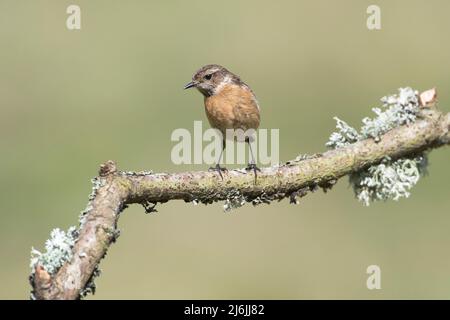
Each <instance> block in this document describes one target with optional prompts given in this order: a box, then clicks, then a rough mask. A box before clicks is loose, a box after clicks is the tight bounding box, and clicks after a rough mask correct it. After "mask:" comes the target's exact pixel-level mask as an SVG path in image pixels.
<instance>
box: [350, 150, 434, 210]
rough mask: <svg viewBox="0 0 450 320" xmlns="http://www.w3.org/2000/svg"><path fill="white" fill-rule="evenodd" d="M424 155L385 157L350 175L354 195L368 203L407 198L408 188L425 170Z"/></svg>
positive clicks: (425, 161) (365, 203)
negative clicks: (408, 157) (409, 157)
mask: <svg viewBox="0 0 450 320" xmlns="http://www.w3.org/2000/svg"><path fill="white" fill-rule="evenodd" d="M426 165H427V159H426V157H424V156H423V155H422V156H418V157H416V158H413V159H398V160H396V161H391V159H389V158H385V159H384V160H383V161H382V162H381V163H380V164H378V165H375V166H371V167H369V168H368V169H367V170H363V171H361V172H357V173H355V174H352V175H351V176H350V183H351V184H352V186H353V188H354V191H355V194H356V197H357V198H358V200H360V201H361V202H363V203H364V205H366V206H368V205H370V201H374V200H389V199H392V200H398V199H400V198H402V197H405V198H408V197H409V195H410V192H409V190H410V189H411V188H412V187H413V186H414V185H416V183H417V182H418V181H419V179H420V176H421V174H423V173H424V171H425V170H426Z"/></svg>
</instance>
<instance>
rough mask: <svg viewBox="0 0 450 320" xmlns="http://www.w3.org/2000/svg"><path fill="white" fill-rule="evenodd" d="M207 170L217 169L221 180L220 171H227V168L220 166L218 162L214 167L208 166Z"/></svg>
mask: <svg viewBox="0 0 450 320" xmlns="http://www.w3.org/2000/svg"><path fill="white" fill-rule="evenodd" d="M208 171H217V172H218V173H219V176H220V178H221V179H222V180H223V175H222V171H223V172H227V171H228V169H227V168H224V167H221V166H220V165H219V164H216V166H215V167H210V168H209V170H208Z"/></svg>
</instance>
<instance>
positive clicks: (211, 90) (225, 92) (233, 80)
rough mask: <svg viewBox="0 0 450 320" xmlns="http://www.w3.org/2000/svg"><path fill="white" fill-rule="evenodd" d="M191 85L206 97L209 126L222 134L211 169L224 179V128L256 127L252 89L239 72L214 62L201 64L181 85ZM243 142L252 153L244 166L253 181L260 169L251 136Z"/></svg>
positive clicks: (188, 86) (257, 108) (256, 103)
mask: <svg viewBox="0 0 450 320" xmlns="http://www.w3.org/2000/svg"><path fill="white" fill-rule="evenodd" d="M193 87H195V88H197V89H198V91H200V92H201V93H202V94H203V96H204V98H205V100H204V102H205V111H206V116H207V117H208V121H209V123H210V125H211V127H213V128H216V129H218V130H220V131H221V132H222V135H223V137H224V140H223V141H222V151H221V153H220V155H219V159H218V161H217V165H216V166H215V167H213V168H210V170H215V171H217V172H218V173H219V175H220V177H221V178H222V179H223V176H222V171H226V169H225V168H223V167H221V166H220V161H221V159H222V154H223V150H224V149H225V146H226V142H225V137H226V130H227V129H234V130H236V129H242V130H244V131H246V130H248V129H254V130H256V129H258V127H259V121H260V115H259V105H258V101H257V100H256V97H255V94H254V93H253V91H252V89H250V87H249V86H248V85H246V84H245V83H244V82H243V81H242V80H241V78H239V76H237V75H235V74H234V73H232V72H230V71H228V70H227V69H225V68H224V67H222V66H219V65H217V64H210V65H206V66H204V67H202V68H200V69H199V70H198V71H197V72H196V73H195V74H194V75H193V76H192V81H191V82H189V83H188V84H186V85H185V86H184V89H189V88H193ZM245 142H247V143H248V145H249V148H250V154H251V157H252V160H251V162H250V163H249V164H248V166H247V168H246V169H247V170H253V172H254V173H255V182H256V176H257V174H256V172H257V171H261V170H260V169H259V168H258V167H257V166H256V162H255V158H254V156H253V151H252V147H251V144H250V139H249V138H248V137H246V138H245Z"/></svg>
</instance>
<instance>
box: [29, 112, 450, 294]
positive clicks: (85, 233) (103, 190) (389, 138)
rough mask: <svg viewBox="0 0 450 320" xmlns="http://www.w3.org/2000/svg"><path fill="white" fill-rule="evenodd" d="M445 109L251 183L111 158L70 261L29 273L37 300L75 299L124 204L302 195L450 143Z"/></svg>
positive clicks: (240, 176)
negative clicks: (153, 169)
mask: <svg viewBox="0 0 450 320" xmlns="http://www.w3.org/2000/svg"><path fill="white" fill-rule="evenodd" d="M449 129H450V113H449V114H445V115H444V114H442V113H441V112H439V111H438V110H436V109H435V108H429V109H428V108H424V109H423V110H422V114H421V119H420V120H417V121H415V122H414V123H412V124H410V125H404V126H400V127H398V128H395V129H393V130H391V131H389V132H387V133H386V134H384V135H383V136H381V138H380V140H379V141H378V142H376V141H375V140H374V139H366V140H362V141H358V142H356V143H354V144H351V145H349V146H347V147H344V148H339V149H334V150H330V151H327V152H325V153H322V154H316V155H313V156H310V157H306V158H302V159H297V160H293V161H290V162H287V163H286V164H284V165H279V166H274V167H268V168H262V170H261V173H260V174H258V179H257V182H256V184H255V180H254V176H253V173H247V172H246V171H244V170H231V171H229V172H228V173H226V174H224V178H223V180H221V179H220V178H219V177H218V175H217V173H214V172H206V171H199V172H185V173H173V174H169V173H158V174H153V173H148V172H140V173H139V172H138V173H134V172H121V171H118V170H117V169H116V166H115V164H114V162H112V161H108V162H107V163H105V164H104V165H102V166H101V168H100V172H99V177H97V178H96V180H95V181H96V188H95V189H96V190H95V192H94V194H93V195H92V197H91V201H90V202H89V204H88V207H87V209H86V211H85V212H84V216H83V217H82V221H81V225H80V228H79V230H78V233H77V241H76V242H75V244H74V246H73V249H72V256H71V259H69V260H68V261H66V262H65V263H64V264H63V265H62V266H61V267H60V268H59V270H58V271H57V272H56V273H55V274H54V275H50V274H49V273H48V272H47V271H46V270H45V269H44V268H43V267H42V266H41V265H40V264H39V263H37V264H36V265H35V270H34V273H33V275H32V276H31V284H32V287H33V295H34V297H35V298H37V299H77V298H79V297H80V296H81V295H83V292H84V291H85V290H86V288H87V287H89V285H90V282H91V280H92V278H93V277H94V275H95V272H96V270H97V266H98V264H99V262H100V260H101V259H102V258H103V257H104V256H105V254H106V252H107V249H108V248H109V246H110V245H111V243H112V242H114V241H115V240H116V238H117V235H118V232H117V221H118V218H119V213H120V212H121V211H122V210H123V209H124V208H126V206H127V205H128V204H132V203H139V204H143V205H144V207H145V208H146V210H147V211H148V212H151V211H152V210H153V207H154V205H155V204H156V203H163V202H167V201H170V200H184V201H186V202H191V201H194V202H201V203H205V204H209V203H213V202H216V201H221V200H230V199H236V198H237V199H240V201H241V200H245V201H246V202H253V204H259V203H269V202H270V201H272V200H281V199H284V198H290V199H291V201H293V200H295V198H297V197H302V196H304V195H306V193H307V192H308V191H310V190H315V189H317V188H318V187H320V188H323V189H324V190H327V189H329V188H331V187H332V186H333V185H334V184H335V183H336V181H337V180H338V179H339V178H341V177H343V176H345V175H348V174H350V173H353V172H357V171H359V170H362V169H364V168H367V167H368V166H371V165H374V164H377V163H380V161H382V160H383V159H384V158H385V157H386V156H389V157H390V158H392V159H399V158H402V157H408V156H413V155H415V154H418V153H421V152H424V151H426V150H428V149H431V148H437V147H440V146H443V145H447V144H450V130H449Z"/></svg>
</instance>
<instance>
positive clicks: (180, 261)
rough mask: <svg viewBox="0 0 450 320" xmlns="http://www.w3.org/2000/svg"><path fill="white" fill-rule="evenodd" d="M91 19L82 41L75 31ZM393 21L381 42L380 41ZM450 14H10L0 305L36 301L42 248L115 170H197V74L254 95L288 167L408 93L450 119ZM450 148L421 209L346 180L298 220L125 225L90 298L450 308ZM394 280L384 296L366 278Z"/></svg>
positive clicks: (334, 6)
mask: <svg viewBox="0 0 450 320" xmlns="http://www.w3.org/2000/svg"><path fill="white" fill-rule="evenodd" d="M70 4H78V5H79V6H80V7H81V19H82V22H81V24H82V29H81V30H79V31H69V30H67V29H66V25H65V22H66V18H67V14H66V8H67V6H68V5H70ZM370 4H378V5H379V6H380V7H381V16H382V29H381V30H380V31H369V30H368V29H367V28H366V18H367V14H366V9H367V7H368V5H370ZM449 14H450V2H449V1H445V0H442V1H436V0H435V1H419V0H417V1H413V0H397V1H387V0H386V1H363V0H351V1H350V0H347V1H318V0H314V1H313V0H310V1H277V2H273V1H272V2H269V1H265V2H262V1H257V0H252V1H236V0H231V1H220V2H219V1H211V0H203V1H196V0H191V1H181V0H180V1H158V2H157V1H143V0H142V1H137V0H133V1H126V2H125V1H100V0H97V1H87V0H85V1H82V0H77V1H61V0H58V1H56V0H53V1H43V0H39V1H24V0H10V1H6V0H1V1H0V40H1V44H2V48H1V50H0V150H1V151H0V152H1V157H0V168H1V169H0V170H1V171H0V174H1V175H0V177H1V184H0V188H1V190H0V214H1V215H0V258H1V264H0V283H1V286H0V298H3V299H12V298H18V299H26V298H28V295H29V289H30V288H29V285H28V281H27V277H28V274H29V253H30V248H31V246H35V247H36V248H37V249H43V247H44V241H45V240H46V239H47V238H48V237H49V232H50V231H51V230H52V229H53V228H54V227H61V228H64V229H66V228H67V227H69V226H70V225H73V224H76V223H77V217H78V214H79V211H81V210H82V209H84V207H85V205H86V202H87V195H88V193H89V192H90V187H91V184H90V178H91V177H93V176H95V175H96V172H97V169H98V166H99V164H100V163H102V162H104V161H105V160H108V159H113V160H115V161H117V163H118V165H119V167H120V168H121V169H123V170H150V169H152V170H154V171H156V172H158V171H185V170H201V169H205V166H201V165H200V166H199V165H197V166H194V165H193V166H175V165H173V164H172V162H171V160H170V151H171V148H172V147H173V145H174V143H172V142H171V141H170V134H171V132H172V131H173V130H174V129H175V128H192V126H193V121H194V120H204V121H205V120H206V118H205V115H204V111H203V104H202V97H201V96H200V94H199V93H198V92H195V91H183V90H182V87H183V85H184V84H185V83H186V82H187V81H189V80H190V77H191V75H192V73H193V72H194V71H195V70H197V69H198V68H199V67H200V66H202V65H204V64H208V63H219V64H222V65H224V66H226V67H227V68H229V69H230V70H231V71H234V72H236V73H237V74H239V75H241V77H242V78H243V79H244V81H246V82H247V83H248V84H249V85H250V86H251V87H252V88H253V89H254V91H255V92H256V94H257V96H258V99H259V102H260V105H261V108H262V124H261V127H263V128H279V129H280V140H281V141H280V159H281V160H282V161H286V160H289V159H292V158H294V157H295V156H297V155H298V154H300V153H314V152H321V151H324V150H325V146H324V144H325V142H326V141H327V139H328V136H329V134H330V133H331V132H332V131H333V130H334V126H335V122H334V120H333V119H332V118H333V116H339V117H340V118H342V119H345V120H346V121H348V122H349V123H350V124H352V125H355V126H357V127H359V125H360V123H361V119H362V118H363V117H364V116H367V115H370V114H371V111H370V108H371V107H375V106H378V105H379V98H381V97H382V96H384V95H386V94H389V93H395V92H396V91H397V88H398V87H402V86H412V87H413V88H416V89H418V90H425V89H429V88H432V87H434V86H435V87H437V89H438V93H439V100H440V107H441V108H442V109H444V110H446V111H448V110H449V105H450V94H449V92H448V88H449V87H450V72H449V56H450V42H449V41H448V35H449V32H450V19H448V15H449ZM449 155H450V153H449V150H448V149H445V148H441V149H439V150H435V151H433V152H432V153H431V154H430V167H429V176H427V177H425V178H424V179H421V181H420V182H419V184H418V185H417V187H416V188H414V189H413V190H412V196H411V197H410V198H409V199H402V200H400V201H398V202H394V201H391V202H386V203H376V204H373V205H372V206H371V207H368V208H366V207H363V205H362V204H361V203H358V202H357V200H356V199H354V196H353V192H352V190H351V189H350V188H349V187H348V182H347V179H343V180H342V181H340V182H339V184H338V185H337V186H336V187H335V188H334V189H333V190H332V191H331V192H329V193H328V194H326V195H325V194H323V193H322V192H317V193H315V194H312V195H309V196H307V197H305V198H304V199H302V201H301V203H300V204H299V205H297V206H295V205H290V204H289V203H288V201H283V202H281V203H274V204H272V205H270V206H267V205H263V206H259V207H252V206H246V207H243V208H241V209H239V210H236V211H233V212H232V213H230V214H224V213H223V211H222V205H221V204H218V203H217V204H213V205H210V206H203V205H199V206H196V207H194V206H192V205H190V204H185V203H184V202H177V201H173V202H170V203H167V204H164V205H161V206H159V212H158V213H157V214H155V215H145V214H144V210H143V208H142V207H140V206H132V207H131V208H130V209H128V210H127V211H125V213H124V214H123V216H122V217H121V219H120V221H119V228H120V229H121V231H122V235H121V237H120V239H119V241H118V242H117V243H116V244H114V245H113V246H112V247H111V249H110V251H109V253H108V256H107V258H106V259H105V260H104V261H102V263H101V269H102V270H103V274H102V276H101V277H100V278H99V279H98V280H97V284H98V290H97V293H96V295H95V296H91V297H89V299H106V298H139V299H141V298H142V299H171V298H172V299H181V298H186V299H200V298H202V299H207V298H215V299H222V298H227V299H228V298H236V299H240V298H243V299H245V298H261V299H274V298H284V299H298V298H307V299H316V298H325V299H335V298H343V299H350V298H368V299H379V298H387V299H393V298H438V299H448V298H450V252H449V246H450V232H449V230H450V215H449V205H450V197H449V195H450V194H449V180H450V172H449V170H448V163H449ZM371 264H376V265H379V266H380V267H381V270H382V280H381V286H382V289H381V290H372V291H370V290H368V289H367V288H366V279H367V274H366V268H367V266H369V265H371Z"/></svg>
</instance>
